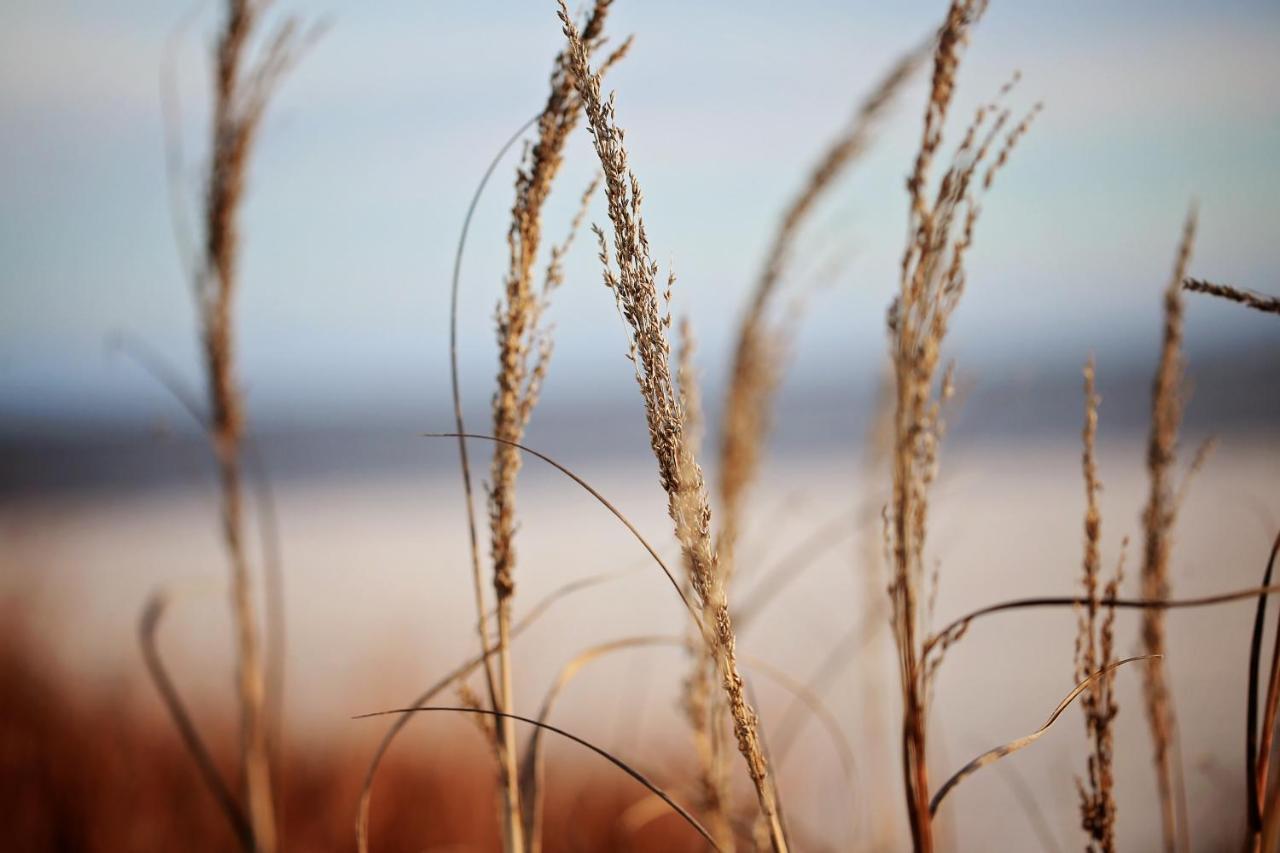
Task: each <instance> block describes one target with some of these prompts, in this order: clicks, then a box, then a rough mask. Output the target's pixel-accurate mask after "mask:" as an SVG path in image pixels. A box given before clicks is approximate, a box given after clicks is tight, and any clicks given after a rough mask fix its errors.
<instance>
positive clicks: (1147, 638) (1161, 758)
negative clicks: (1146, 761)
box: [1140, 209, 1196, 853]
mask: <svg viewBox="0 0 1280 853" xmlns="http://www.w3.org/2000/svg"><path fill="white" fill-rule="evenodd" d="M1195 229H1196V217H1195V210H1194V209H1193V210H1192V211H1191V212H1190V213H1189V214H1188V215H1187V219H1186V223H1185V225H1184V226H1183V232H1182V240H1181V243H1180V245H1179V247H1178V254H1177V259H1176V261H1175V263H1174V270H1173V276H1172V277H1171V279H1170V281H1169V286H1168V287H1167V288H1166V289H1165V293H1164V331H1163V334H1162V341H1161V347H1160V361H1159V365H1158V366H1157V368H1156V375H1155V380H1154V381H1153V383H1152V397H1151V428H1150V434H1149V437H1148V440H1147V474H1148V479H1149V482H1150V492H1149V495H1148V498H1147V504H1146V507H1145V509H1144V510H1143V513H1142V531H1143V546H1142V568H1141V572H1140V577H1141V583H1142V595H1143V597H1144V598H1148V599H1155V600H1159V599H1164V598H1167V597H1168V596H1169V556H1170V551H1171V549H1172V545H1173V542H1172V532H1173V525H1174V522H1175V520H1176V517H1177V497H1176V494H1175V490H1174V485H1173V467H1174V463H1175V461H1176V451H1177V442H1178V428H1179V425H1180V424H1181V421H1182V408H1183V356H1182V323H1183V319H1182V315H1183V302H1182V282H1183V280H1184V279H1185V278H1186V269H1187V264H1188V262H1189V261H1190V258H1191V246H1192V243H1193V241H1194V239H1195ZM1142 643H1143V648H1144V650H1145V651H1146V653H1147V654H1150V655H1163V654H1164V653H1165V626H1164V613H1163V612H1162V611H1160V610H1149V611H1147V612H1146V613H1144V614H1143V618H1142ZM1143 700H1144V702H1145V707H1146V714H1147V723H1148V726H1149V727H1150V730H1151V740H1152V747H1153V749H1154V762H1155V769H1156V784H1157V789H1158V791H1159V794H1160V811H1161V826H1162V829H1163V833H1164V849H1165V851H1170V853H1171V851H1174V850H1179V849H1187V847H1188V842H1187V840H1186V836H1187V832H1188V827H1187V826H1186V819H1185V817H1186V809H1185V808H1183V807H1181V806H1180V802H1181V801H1182V800H1183V799H1184V797H1183V795H1182V784H1181V779H1182V772H1181V767H1180V766H1177V765H1178V764H1179V762H1178V760H1177V756H1178V755H1179V754H1180V750H1179V749H1178V723H1177V715H1176V712H1175V709H1174V702H1173V696H1172V695H1171V693H1170V688H1169V677H1168V673H1167V671H1166V669H1165V666H1164V660H1163V658H1161V659H1159V660H1156V661H1154V662H1153V663H1152V664H1151V666H1150V667H1148V668H1147V669H1146V673H1145V678H1144V679H1143Z"/></svg>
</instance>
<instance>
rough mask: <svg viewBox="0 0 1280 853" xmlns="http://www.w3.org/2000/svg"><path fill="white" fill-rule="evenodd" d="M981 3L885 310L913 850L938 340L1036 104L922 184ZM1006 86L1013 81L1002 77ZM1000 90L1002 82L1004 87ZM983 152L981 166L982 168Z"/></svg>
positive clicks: (933, 136)
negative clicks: (986, 212) (986, 208)
mask: <svg viewBox="0 0 1280 853" xmlns="http://www.w3.org/2000/svg"><path fill="white" fill-rule="evenodd" d="M985 8H986V3H985V2H982V0H953V2H952V3H951V6H950V8H949V10H948V12H947V17H946V20H945V22H944V23H943V26H942V28H941V29H940V30H939V33H938V40H937V42H936V45H935V48H934V54H933V79H932V85H931V87H930V92H929V101H928V104H927V106H926V109H925V116H924V130H923V135H922V139H921V143H920V150H919V153H918V154H917V156H916V160H915V165H914V168H913V169H912V172H911V175H910V177H909V178H908V180H907V191H908V195H909V201H910V215H909V228H908V231H909V240H908V244H907V248H906V251H905V252H904V253H903V258H902V270H901V280H900V287H899V291H898V294H897V296H896V298H895V299H894V302H893V305H892V306H891V307H890V311H889V319H888V326H889V337H890V357H891V360H892V362H893V372H894V394H895V396H894V426H893V456H892V463H891V464H892V483H893V491H892V494H891V497H890V503H889V507H888V510H887V514H886V519H887V523H888V530H887V544H888V550H889V562H890V566H891V574H892V578H891V582H890V587H889V594H890V602H891V606H892V609H891V622H892V628H893V635H894V642H895V645H896V647H897V652H898V665H899V675H900V680H901V686H902V703H903V731H902V760H903V771H904V785H905V792H906V798H907V814H908V818H909V821H910V825H911V835H912V841H913V843H914V845H915V848H916V849H917V850H921V851H931V850H932V849H933V827H932V818H931V815H930V809H929V771H928V758H927V751H926V739H927V738H926V736H927V732H926V728H927V716H928V715H927V704H928V684H927V682H928V675H927V671H926V667H925V666H924V658H923V655H922V651H921V648H920V639H919V638H920V637H921V636H922V631H923V625H922V616H923V610H924V608H922V607H921V601H920V590H921V585H922V583H923V580H924V549H925V537H926V531H927V520H928V494H929V488H930V485H931V484H932V482H933V479H934V477H935V475H936V472H937V449H938V443H939V441H940V439H941V436H942V432H943V423H942V418H941V407H942V403H943V402H944V401H945V400H946V399H947V398H948V397H950V396H951V394H952V387H951V371H950V369H948V370H947V371H946V373H945V374H944V375H943V376H942V378H941V381H940V382H939V379H938V365H939V360H940V350H941V344H942V340H943V338H944V337H945V335H946V332H947V326H948V322H949V320H950V317H951V313H952V311H953V310H954V309H955V307H956V304H957V302H958V300H959V299H960V296H961V294H962V293H963V291H964V285H965V279H966V276H965V267H964V260H965V256H966V253H967V251H968V249H969V247H970V246H971V245H972V242H973V234H974V226H975V224H976V222H977V219H978V214H979V211H980V207H979V204H978V194H979V193H981V192H985V191H986V190H988V189H990V187H991V185H992V182H993V179H994V177H995V175H996V173H997V172H998V171H999V169H1000V168H1001V167H1002V166H1003V165H1004V164H1005V162H1006V161H1007V159H1008V155H1009V153H1010V151H1011V150H1012V149H1013V147H1014V146H1015V145H1016V144H1017V142H1018V140H1019V139H1020V138H1021V137H1022V135H1023V134H1024V133H1025V132H1026V130H1027V127H1028V125H1029V123H1030V121H1031V119H1032V118H1033V117H1034V115H1035V113H1036V112H1037V110H1038V109H1039V107H1038V106H1037V107H1036V109H1033V110H1032V111H1031V113H1030V114H1028V115H1027V117H1026V118H1024V119H1023V120H1022V121H1021V122H1020V123H1019V124H1017V125H1016V126H1014V127H1013V128H1012V129H1011V130H1009V131H1008V132H1007V133H1006V135H1005V136H1004V139H1003V142H1001V143H1000V145H999V148H998V150H995V151H994V153H993V148H995V146H996V141H997V137H998V136H999V134H1000V132H1001V130H1002V129H1003V128H1004V127H1005V125H1006V124H1007V123H1008V119H1009V115H1010V114H1009V112H1008V111H1007V110H1002V109H998V108H997V107H996V106H995V105H994V104H993V105H984V106H982V107H980V108H979V109H978V110H977V113H976V115H975V117H974V120H973V122H972V123H971V124H970V125H969V128H968V130H967V131H966V133H965V135H964V137H963V139H962V141H961V143H960V145H959V147H958V148H957V149H956V152H955V154H954V155H953V158H952V162H951V165H950V167H949V168H948V169H947V170H946V171H945V172H944V173H943V175H942V179H941V181H940V182H939V184H938V187H937V190H936V191H931V190H930V188H929V184H930V175H931V171H932V168H931V167H932V165H933V161H934V159H935V158H936V157H937V154H938V151H939V148H940V146H941V143H942V133H943V125H944V123H945V122H946V119H947V115H948V112H949V109H950V106H951V100H952V96H953V94H954V91H955V82H956V71H957V68H958V66H959V63H960V56H961V53H962V51H963V48H964V46H965V44H966V43H967V41H968V35H969V30H970V27H971V26H972V25H973V24H974V22H976V21H977V19H978V18H979V17H980V16H981V15H982V13H983V11H984V10H985ZM1010 85H1012V84H1010ZM1008 89H1009V87H1008V86H1006V87H1005V89H1004V90H1002V92H1001V94H1002V95H1003V94H1004V93H1005V92H1007V91H1008ZM989 157H990V159H991V162H990V165H986V169H985V172H984V173H982V174H979V170H980V169H981V168H982V167H983V166H984V164H985V163H986V161H987V160H988V158H989Z"/></svg>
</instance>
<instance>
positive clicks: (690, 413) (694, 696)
mask: <svg viewBox="0 0 1280 853" xmlns="http://www.w3.org/2000/svg"><path fill="white" fill-rule="evenodd" d="M679 341H680V347H679V351H678V353H677V359H676V381H677V387H678V388H679V392H680V405H681V407H682V408H683V409H684V413H685V431H686V435H687V436H688V441H689V446H690V449H691V451H692V452H693V453H694V454H695V455H696V454H699V453H700V452H701V449H702V430H703V419H702V398H701V394H700V391H699V384H698V379H697V373H696V371H695V369H694V364H693V354H694V346H695V344H694V339H693V331H692V326H691V324H690V323H689V320H688V318H682V319H681V321H680V326H679ZM721 566H723V563H721ZM684 568H685V577H684V581H683V583H684V589H685V593H686V594H687V595H692V594H693V592H694V590H693V576H694V572H695V567H694V566H693V565H692V564H690V563H689V562H688V558H687V555H686V560H685V567H684ZM725 581H727V578H725ZM685 647H686V649H687V651H688V653H689V657H690V659H691V660H692V662H693V665H692V667H691V669H690V671H689V673H688V674H687V675H686V676H685V679H684V683H683V685H682V693H681V703H680V704H681V710H682V711H683V712H684V715H685V719H686V720H687V721H688V723H689V729H690V731H691V733H692V735H693V754H694V759H695V761H696V768H697V769H696V771H695V772H696V774H697V782H696V786H695V789H696V791H697V805H698V812H699V814H701V815H702V819H703V821H704V822H705V823H706V824H707V827H708V829H709V830H710V831H711V834H712V835H713V836H715V839H716V844H718V845H719V846H720V848H721V849H722V850H727V851H732V850H733V849H735V847H736V845H737V840H736V838H735V837H734V831H733V823H732V821H731V820H730V815H731V814H732V811H733V802H732V793H733V790H732V787H731V785H730V779H729V762H728V761H727V760H726V758H727V750H728V740H729V735H728V720H729V714H728V708H727V707H726V706H725V704H724V697H723V694H722V693H720V691H718V690H716V689H715V681H716V659H715V655H714V653H713V652H712V648H711V646H709V645H708V644H707V643H705V642H703V638H702V635H701V633H700V632H698V631H694V630H689V631H688V632H687V634H686V641H685Z"/></svg>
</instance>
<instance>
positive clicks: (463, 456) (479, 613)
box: [449, 113, 542, 705]
mask: <svg viewBox="0 0 1280 853" xmlns="http://www.w3.org/2000/svg"><path fill="white" fill-rule="evenodd" d="M541 116H542V113H538V114H537V115H534V116H533V117H532V118H530V119H529V120H528V121H526V122H525V123H524V124H522V125H521V126H520V129H519V130H517V131H516V132H515V133H513V134H512V135H511V138H510V139H508V140H507V141H506V142H505V143H503V145H502V147H501V148H499V149H498V153H497V154H495V155H494V157H493V159H492V160H490V161H489V166H488V168H486V169H485V171H484V174H483V175H482V176H481V177H480V183H479V184H477V185H476V189H475V192H473V193H472V194H471V201H470V203H468V205H467V213H466V215H465V216H463V218H462V230H461V232H460V233H459V234H458V247H457V250H456V251H455V252H454V256H453V275H452V279H451V282H450V285H449V387H450V393H451V394H452V397H453V423H454V432H455V433H456V434H457V435H458V462H459V465H460V467H461V469H462V470H461V474H462V492H463V500H464V502H465V506H466V513H467V535H468V544H469V546H470V549H471V550H470V553H471V579H472V587H473V589H472V592H473V594H474V595H475V605H476V619H477V631H478V632H479V634H480V646H481V648H480V651H481V653H482V659H483V660H484V671H485V685H486V687H487V688H488V690H489V700H490V702H492V703H493V704H494V705H497V703H498V687H497V679H496V677H495V675H494V672H493V665H492V663H491V662H490V661H491V659H490V657H489V655H488V652H489V627H488V619H487V617H486V615H485V614H486V612H487V608H486V607H485V603H484V575H483V573H482V571H481V569H480V540H479V535H478V533H477V527H476V508H475V496H474V490H473V488H472V483H471V459H470V455H469V454H468V453H467V441H466V439H465V438H463V437H462V436H463V434H464V433H466V431H467V427H466V424H465V423H464V421H463V417H462V388H461V384H460V382H459V380H458V293H459V290H460V284H459V282H460V281H461V278H462V254H463V252H464V251H465V249H466V246H467V234H468V233H469V232H470V230H471V219H472V217H473V216H474V215H475V212H476V205H478V204H479V203H480V196H481V195H483V194H484V188H485V187H486V186H487V185H488V183H489V178H490V177H492V176H493V173H494V170H496V169H497V168H498V164H499V163H500V162H501V161H502V158H503V157H505V156H506V155H507V152H508V151H510V150H511V146H513V145H515V144H516V142H517V141H518V140H519V139H520V137H522V136H524V134H525V131H527V130H528V129H529V128H531V127H533V125H534V124H535V123H536V122H537V121H538V119H539V118H540V117H541Z"/></svg>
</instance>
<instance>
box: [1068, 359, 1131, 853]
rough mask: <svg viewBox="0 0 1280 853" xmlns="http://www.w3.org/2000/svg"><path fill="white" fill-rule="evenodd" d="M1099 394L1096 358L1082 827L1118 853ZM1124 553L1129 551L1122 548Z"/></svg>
mask: <svg viewBox="0 0 1280 853" xmlns="http://www.w3.org/2000/svg"><path fill="white" fill-rule="evenodd" d="M1098 402H1099V399H1098V394H1097V391H1096V390H1095V386H1094V364H1093V360H1092V359H1090V360H1089V363H1088V364H1086V365H1085V368H1084V430H1083V442H1084V452H1083V455H1082V467H1083V469H1084V492H1085V516H1084V581H1083V586H1084V593H1085V597H1086V598H1087V599H1088V603H1087V604H1085V605H1084V606H1083V607H1081V608H1080V609H1079V613H1078V620H1077V622H1078V632H1077V634H1076V648H1075V682H1076V683H1079V682H1081V681H1084V680H1085V679H1087V678H1088V677H1089V676H1090V675H1092V674H1093V673H1096V672H1102V673H1103V674H1102V675H1100V676H1099V677H1098V678H1096V679H1094V680H1093V681H1091V682H1089V686H1088V688H1087V689H1086V690H1085V691H1084V694H1083V695H1082V696H1081V697H1080V706H1081V708H1082V709H1083V711H1084V718H1085V733H1086V735H1087V737H1088V742H1089V761H1088V773H1087V776H1086V779H1087V784H1086V782H1085V781H1082V780H1081V779H1079V778H1077V779H1076V790H1077V792H1078V793H1079V796H1080V817H1081V826H1082V828H1083V829H1084V831H1085V834H1086V835H1087V838H1088V840H1087V842H1086V849H1087V850H1088V851H1090V853H1112V851H1114V850H1115V820H1116V801H1115V790H1114V787H1115V777H1114V774H1113V771H1112V761H1111V757H1112V745H1113V740H1114V736H1113V733H1112V728H1111V724H1112V721H1113V720H1114V719H1115V717H1116V714H1117V712H1118V710H1119V709H1118V707H1117V705H1116V701H1115V679H1116V674H1115V670H1114V669H1112V668H1110V667H1112V665H1113V664H1115V662H1116V660H1115V649H1114V645H1115V615H1116V612H1115V608H1114V607H1109V608H1107V612H1106V615H1105V616H1103V617H1102V618H1101V619H1099V613H1098V611H1099V610H1100V609H1101V608H1102V607H1104V606H1106V605H1107V603H1108V602H1114V601H1115V599H1116V594H1117V590H1118V588H1119V585H1120V581H1121V577H1122V570H1120V569H1117V571H1116V576H1115V578H1114V579H1112V580H1111V581H1109V582H1108V583H1107V584H1106V589H1105V590H1104V591H1102V594H1101V596H1099V589H1098V584H1099V578H1100V575H1101V571H1102V558H1101V555H1100V550H1099V543H1100V540H1101V537H1102V513H1101V510H1100V509H1099V508H1098V492H1099V491H1100V490H1101V489H1102V485H1101V483H1100V482H1099V481H1098V465H1097V460H1096V458H1095V456H1094V447H1095V444H1096V440H1097V435H1098ZM1122 553H1123V551H1122Z"/></svg>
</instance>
